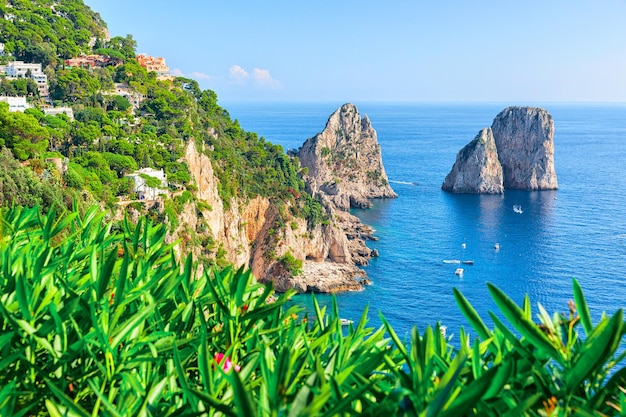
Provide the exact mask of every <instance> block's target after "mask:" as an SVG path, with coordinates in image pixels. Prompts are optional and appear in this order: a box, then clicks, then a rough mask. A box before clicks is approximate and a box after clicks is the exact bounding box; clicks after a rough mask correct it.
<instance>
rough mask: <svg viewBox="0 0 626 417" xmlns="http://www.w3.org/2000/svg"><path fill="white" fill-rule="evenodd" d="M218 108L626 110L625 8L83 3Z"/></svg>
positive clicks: (586, 0) (602, 0)
mask: <svg viewBox="0 0 626 417" xmlns="http://www.w3.org/2000/svg"><path fill="white" fill-rule="evenodd" d="M85 2H86V3H87V4H88V5H89V6H90V7H91V8H92V9H93V10H95V11H97V12H99V13H100V14H101V15H102V17H103V18H104V20H105V21H106V22H107V24H108V26H109V31H110V32H111V36H117V35H120V36H125V35H126V34H132V35H133V36H134V38H135V39H136V40H137V43H138V52H145V53H147V54H150V55H154V56H162V57H165V58H166V60H167V64H168V65H169V67H170V69H171V70H173V71H174V73H176V74H179V75H185V76H188V77H190V78H194V79H196V80H198V82H199V83H200V86H201V87H202V88H203V89H205V88H210V89H212V90H214V91H215V92H216V93H217V94H218V96H219V98H220V101H341V102H347V101H361V102H363V101H423V102H433V101H442V102H459V101H474V102H476V101H497V102H507V103H512V104H518V103H519V104H521V103H528V102H531V103H532V102H626V0H593V1H592V0H569V1H565V0H528V1H523V2H522V1H506V0H505V1H502V0H497V1H496V0H493V1H492V0H489V1H481V0H476V1H456V0H449V1H441V2H439V1H433V0H397V1H396V0H389V1H382V0H380V1H369V0H358V1H357V0H343V1H327V0H317V1H299V0H291V1H284V0H270V1H256V0H255V1H252V0H250V1H237V0H221V1H219V2H218V1H212V0H206V1H202V0H183V1H180V2H173V1H164V0H151V1H148V0H85Z"/></svg>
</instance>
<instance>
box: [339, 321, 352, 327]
mask: <svg viewBox="0 0 626 417" xmlns="http://www.w3.org/2000/svg"><path fill="white" fill-rule="evenodd" d="M339 324H341V325H342V326H349V325H351V324H352V320H348V319H339Z"/></svg>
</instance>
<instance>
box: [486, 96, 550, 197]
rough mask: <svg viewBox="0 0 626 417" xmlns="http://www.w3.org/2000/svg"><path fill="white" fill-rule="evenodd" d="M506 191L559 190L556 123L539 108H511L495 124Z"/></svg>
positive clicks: (494, 129) (497, 117)
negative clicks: (555, 146) (555, 165)
mask: <svg viewBox="0 0 626 417" xmlns="http://www.w3.org/2000/svg"><path fill="white" fill-rule="evenodd" d="M491 130H492V131H493V137H494V139H495V141H496V148H497V149H498V159H499V160H500V164H502V172H503V176H504V188H506V189H512V190H529V191H534V190H556V189H557V188H559V186H558V183H557V180H556V171H555V169H554V120H553V119H552V116H551V115H550V113H548V111H547V110H545V109H541V108H538V107H507V108H506V109H504V110H502V111H501V112H500V113H499V114H498V115H497V116H496V118H495V119H494V120H493V123H492V125H491Z"/></svg>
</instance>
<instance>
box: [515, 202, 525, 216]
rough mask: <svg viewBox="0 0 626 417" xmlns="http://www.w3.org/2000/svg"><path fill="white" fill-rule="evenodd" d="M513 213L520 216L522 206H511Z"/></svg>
mask: <svg viewBox="0 0 626 417" xmlns="http://www.w3.org/2000/svg"><path fill="white" fill-rule="evenodd" d="M513 211H514V212H516V213H517V214H522V213H523V211H522V206H520V205H519V204H516V205H514V206H513Z"/></svg>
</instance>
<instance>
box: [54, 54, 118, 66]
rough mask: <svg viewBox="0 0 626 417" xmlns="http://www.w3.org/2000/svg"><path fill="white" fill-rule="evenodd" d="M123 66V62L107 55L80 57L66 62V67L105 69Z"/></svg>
mask: <svg viewBox="0 0 626 417" xmlns="http://www.w3.org/2000/svg"><path fill="white" fill-rule="evenodd" d="M120 64H121V60H119V59H117V58H111V57H109V56H106V55H83V54H81V55H79V56H77V57H76V58H70V59H66V60H65V65H66V66H68V67H81V68H104V67H106V66H110V65H112V66H117V65H120Z"/></svg>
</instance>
